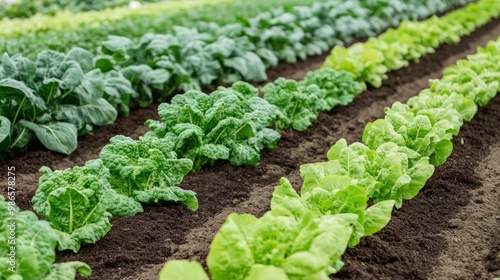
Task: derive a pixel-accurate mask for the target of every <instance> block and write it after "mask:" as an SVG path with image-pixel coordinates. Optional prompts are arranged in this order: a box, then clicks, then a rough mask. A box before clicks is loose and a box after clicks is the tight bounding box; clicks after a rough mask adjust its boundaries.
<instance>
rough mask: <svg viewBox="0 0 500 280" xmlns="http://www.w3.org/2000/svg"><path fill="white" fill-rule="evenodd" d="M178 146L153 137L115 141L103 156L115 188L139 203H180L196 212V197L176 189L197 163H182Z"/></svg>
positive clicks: (118, 137)
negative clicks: (174, 149)
mask: <svg viewBox="0 0 500 280" xmlns="http://www.w3.org/2000/svg"><path fill="white" fill-rule="evenodd" d="M174 145H175V142H174V141H173V139H171V138H168V137H167V138H157V137H153V136H151V135H149V136H143V137H141V138H139V140H133V139H132V138H129V137H126V136H123V135H119V136H115V137H113V138H111V140H110V144H108V145H106V146H105V147H104V148H103V149H102V151H101V153H100V159H101V160H102V161H103V164H104V166H106V167H107V168H109V173H110V175H109V179H108V181H109V183H110V185H111V187H112V188H113V189H114V190H115V191H116V192H117V193H119V194H120V195H124V196H127V197H130V198H133V199H134V200H135V201H137V202H143V203H150V202H158V201H160V200H163V201H176V202H182V203H184V204H185V205H186V206H187V207H188V208H189V209H191V210H193V211H194V210H196V209H197V208H198V200H197V199H196V194H195V193H194V192H192V191H187V190H183V189H181V188H178V187H176V186H175V185H177V184H179V183H180V182H181V181H182V179H183V178H184V175H186V174H187V173H188V172H189V171H190V170H191V168H192V166H193V162H192V161H191V160H190V159H185V158H182V159H178V158H177V154H176V153H175V152H174V151H172V149H173V148H174ZM138 207H140V206H138ZM141 209H142V208H141Z"/></svg>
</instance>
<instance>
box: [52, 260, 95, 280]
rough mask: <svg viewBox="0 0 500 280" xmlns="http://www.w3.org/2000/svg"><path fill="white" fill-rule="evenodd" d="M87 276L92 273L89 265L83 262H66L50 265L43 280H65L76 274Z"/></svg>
mask: <svg viewBox="0 0 500 280" xmlns="http://www.w3.org/2000/svg"><path fill="white" fill-rule="evenodd" d="M77 273H78V274H79V275H80V276H84V277H88V276H91V275H92V270H91V269H90V266H88V265H87V264H85V263H83V262H66V263H58V264H53V265H52V266H51V267H50V273H49V274H48V275H47V276H45V277H44V278H43V280H67V279H74V278H75V277H76V274H77Z"/></svg>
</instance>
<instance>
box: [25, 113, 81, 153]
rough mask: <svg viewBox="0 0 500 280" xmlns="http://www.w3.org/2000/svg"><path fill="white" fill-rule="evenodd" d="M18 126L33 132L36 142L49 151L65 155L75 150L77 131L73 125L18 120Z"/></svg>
mask: <svg viewBox="0 0 500 280" xmlns="http://www.w3.org/2000/svg"><path fill="white" fill-rule="evenodd" d="M19 124H20V125H22V126H24V127H26V128H28V129H29V130H31V131H33V132H34V133H35V135H36V137H37V138H38V140H40V142H42V144H43V145H44V146H45V147H47V148H48V149H49V150H52V151H56V152H59V153H63V154H67V155H69V154H71V153H72V152H73V151H74V150H76V146H77V129H76V126H75V125H74V124H70V123H64V122H52V123H48V124H35V123H33V122H30V121H26V120H20V121H19Z"/></svg>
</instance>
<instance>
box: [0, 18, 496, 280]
mask: <svg viewBox="0 0 500 280" xmlns="http://www.w3.org/2000/svg"><path fill="white" fill-rule="evenodd" d="M499 34H500V20H499V19H496V20H493V21H492V22H491V23H489V24H487V25H486V26H484V27H482V28H479V29H478V30H476V31H475V32H474V33H473V34H472V35H470V36H467V37H464V38H463V39H462V41H461V43H460V44H459V45H443V46H441V47H439V48H438V49H437V50H436V53H434V54H430V55H427V56H424V57H423V58H422V59H421V61H420V62H419V63H411V64H410V66H409V67H407V68H403V69H400V70H397V71H394V72H390V73H389V79H388V80H386V81H384V83H383V86H382V87H381V88H378V89H373V88H369V90H368V91H367V92H364V93H362V94H361V95H359V96H358V97H356V99H355V100H354V102H353V103H351V104H350V105H348V106H345V107H336V108H334V109H333V110H332V111H331V112H329V113H321V114H320V115H319V117H318V119H317V120H316V121H315V123H314V124H313V126H312V127H310V128H309V129H308V130H307V131H305V132H302V133H301V132H296V131H291V130H286V131H283V132H282V140H281V141H280V142H279V144H278V148H277V149H276V150H272V151H271V150H264V151H263V153H262V155H261V162H260V165H257V166H240V167H234V166H231V165H230V164H228V163H221V164H217V165H216V166H214V167H210V168H209V167H207V168H204V169H202V170H200V171H199V172H197V173H194V174H189V175H188V176H186V177H185V179H184V181H183V182H182V183H181V185H180V187H182V188H184V189H188V190H193V191H195V192H196V193H197V197H198V200H199V209H198V211H196V212H192V211H190V210H188V209H186V208H185V207H184V206H182V205H179V204H173V203H162V204H161V206H157V205H151V206H145V207H144V208H145V211H144V212H143V213H140V214H138V215H136V216H133V217H123V218H115V219H114V220H113V228H112V230H111V231H110V232H109V233H108V234H107V235H106V236H104V237H103V238H102V239H101V240H100V241H98V242H97V243H96V244H95V245H87V246H84V247H82V249H81V250H80V252H78V253H77V254H73V253H69V252H60V253H58V259H57V261H61V262H62V261H71V260H79V261H83V262H86V263H88V264H89V265H90V266H91V267H92V269H93V276H92V277H91V278H90V279H157V277H158V273H159V270H160V269H161V267H162V266H163V264H164V262H165V261H166V260H168V259H181V258H183V259H192V260H198V261H201V262H202V263H203V262H204V260H205V259H206V255H207V253H208V250H209V245H210V242H211V241H212V239H213V237H214V235H215V233H216V232H217V231H218V230H219V228H220V226H221V225H222V223H223V222H224V220H225V219H226V217H227V216H228V214H229V213H231V212H237V213H251V214H254V215H257V216H262V214H264V213H265V212H266V211H268V210H269V201H270V199H271V195H272V192H273V190H274V187H275V186H276V185H277V184H278V180H279V178H280V177H282V176H286V177H287V178H288V179H289V180H290V181H291V183H292V185H294V186H299V185H301V184H300V180H301V179H300V176H299V172H298V170H299V166H300V165H301V164H304V163H309V162H318V161H322V160H324V155H325V154H326V152H327V151H328V148H329V147H330V146H331V145H332V144H333V143H335V142H336V141H337V140H338V139H340V138H345V139H346V140H347V141H348V142H349V143H351V142H353V141H359V140H360V139H361V135H362V132H363V129H364V126H365V124H366V123H367V122H370V121H373V120H375V119H377V118H381V117H383V108H384V107H387V106H390V105H391V104H393V103H394V102H395V101H401V102H405V101H407V100H408V99H409V98H410V97H412V96H414V95H416V94H417V93H418V92H419V91H420V90H422V89H424V88H426V87H427V82H428V80H429V79H433V78H439V77H441V75H442V71H443V69H444V68H445V67H446V66H448V65H451V64H453V63H454V62H455V61H456V60H457V59H460V58H464V57H465V56H466V55H468V54H472V53H475V51H476V47H477V46H483V45H485V44H486V42H487V41H489V40H492V39H496V38H497V37H498V35H499ZM326 55H327V54H324V55H322V56H319V57H315V58H311V59H308V60H306V61H303V62H299V63H298V64H296V65H289V64H281V65H280V66H279V67H278V68H276V69H273V70H270V71H269V72H268V76H269V78H270V81H273V80H274V79H275V78H277V77H282V76H284V77H286V78H293V79H302V78H303V77H304V76H305V74H306V73H307V71H310V70H314V69H317V68H319V67H320V65H321V63H322V62H323V61H324V58H325V56H326ZM151 118H153V119H158V115H157V104H155V105H154V106H150V107H148V108H143V109H138V110H135V111H132V112H131V114H130V116H129V117H128V118H120V119H119V120H117V122H116V124H115V125H113V126H108V127H101V128H96V129H95V130H94V134H93V135H86V136H83V137H81V138H80V139H79V147H78V149H77V150H76V151H75V152H74V153H73V154H71V155H69V156H63V155H60V154H56V153H53V152H49V151H47V150H46V149H44V148H43V147H39V148H35V149H34V150H31V151H30V152H29V153H26V154H24V155H22V156H20V157H18V158H15V159H13V160H6V161H3V162H2V163H1V168H2V169H1V170H7V167H8V166H16V168H17V174H18V178H17V185H18V187H19V191H18V193H17V203H18V205H19V206H20V208H21V209H26V210H27V209H31V208H32V207H31V204H30V201H31V198H32V197H33V195H34V193H35V190H36V188H37V185H38V178H39V177H40V173H39V172H38V169H39V168H40V166H43V165H46V166H49V167H50V168H52V169H65V168H70V167H73V166H75V165H83V164H84V163H85V162H86V161H87V160H90V159H94V158H97V157H98V155H99V151H100V150H101V148H102V147H103V146H104V145H105V144H107V143H108V142H109V139H110V138H111V137H112V136H115V135H118V134H123V135H126V136H130V137H132V138H137V137H138V136H140V135H143V134H144V133H145V132H146V131H147V128H146V127H145V126H143V123H144V121H145V120H147V119H151ZM499 127H500V99H499V97H498V96H497V97H496V98H494V99H493V100H492V101H491V102H490V104H489V105H487V106H486V107H483V108H481V109H480V110H479V112H478V114H477V115H476V117H475V118H474V119H473V121H472V122H470V123H466V124H465V125H464V126H463V128H462V129H461V131H460V134H459V135H458V136H457V137H455V138H454V140H453V143H454V152H453V154H452V156H451V157H450V158H449V159H448V160H447V162H446V163H445V164H444V165H442V166H440V167H438V168H436V172H435V173H434V175H433V176H432V177H431V179H430V180H429V181H428V182H427V184H426V186H425V187H424V189H423V190H422V191H421V193H420V194H419V195H418V196H417V197H415V198H414V199H413V200H411V201H406V202H405V204H404V207H402V208H401V209H399V210H394V212H393V218H392V219H391V221H390V223H389V224H388V225H387V226H386V227H385V228H384V229H383V230H382V231H381V232H379V233H377V234H376V235H374V236H372V237H368V238H364V239H362V242H361V244H360V245H358V246H357V247H356V248H354V249H348V250H347V253H346V254H345V255H344V256H343V258H342V259H343V260H344V261H345V262H346V265H345V266H344V268H343V269H342V270H341V271H340V273H338V274H337V275H336V276H335V277H336V278H341V279H369V278H377V279H380V278H395V279H401V278H410V279H426V278H435V279H440V278H441V279H442V278H448V277H449V278H456V279H490V278H493V277H498V276H500V237H499V234H498V233H499V232H500V222H499V220H498V219H497V218H496V217H497V216H500V213H499V212H498V211H499V210H498V209H499V208H500V189H498V187H500V184H499V183H498V182H499V181H500V180H498V179H500V178H499V177H500V169H499V161H498V159H499V149H500V142H499V141H498V139H499V138H500V130H499ZM488 155H489V156H488Z"/></svg>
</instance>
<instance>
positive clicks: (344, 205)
mask: <svg viewBox="0 0 500 280" xmlns="http://www.w3.org/2000/svg"><path fill="white" fill-rule="evenodd" d="M498 65H500V38H499V39H497V41H490V42H489V43H488V44H487V46H486V48H478V53H477V54H475V55H470V56H468V58H467V59H466V60H459V61H458V62H457V64H456V65H453V66H449V67H447V68H446V69H445V71H444V75H443V77H442V79H440V80H430V81H429V88H428V89H426V90H423V91H422V92H420V93H419V95H418V96H416V97H413V98H411V99H410V100H409V101H408V103H407V104H402V103H400V102H396V103H394V104H393V105H392V107H390V108H386V109H385V118H383V119H379V120H376V121H375V122H373V123H368V125H367V126H366V128H365V131H364V133H363V140H362V143H359V142H355V143H353V144H351V145H347V143H346V141H345V140H344V139H341V140H339V141H337V143H336V144H335V145H333V146H332V147H331V148H330V150H329V151H328V154H327V158H328V161H327V162H318V163H312V164H305V165H302V166H301V168H300V175H301V177H302V179H303V185H302V188H301V191H300V195H299V194H298V193H297V192H296V191H295V189H294V188H293V187H292V186H291V184H290V183H289V182H288V180H287V179H286V178H282V179H281V184H280V186H278V187H276V189H275V191H274V193H273V197H272V200H271V210H270V211H268V212H267V213H266V214H264V216H263V217H261V218H257V217H255V216H253V215H250V214H234V213H233V214H230V215H229V216H228V217H227V219H226V221H225V223H224V224H223V225H222V227H221V229H220V230H219V232H218V233H217V234H216V235H215V238H214V240H213V242H212V244H211V247H210V252H209V254H208V257H207V266H208V269H209V271H210V274H211V279H214V280H217V279H246V280H249V279H253V280H256V279H280V280H281V279H283V280H285V279H305V278H307V279H329V277H328V275H330V274H332V273H335V272H337V271H338V270H339V269H340V268H341V267H342V265H343V263H342V261H341V256H342V254H343V252H344V251H345V250H346V248H347V247H353V246H355V245H357V244H358V243H359V240H360V238H361V237H363V236H369V235H372V234H374V233H375V232H377V231H379V230H380V229H382V228H383V227H384V226H385V225H386V224H387V223H388V221H389V220H390V216H391V211H392V208H393V206H394V205H395V206H396V207H397V208H400V207H401V204H402V201H403V199H411V198H413V197H414V196H415V195H417V194H418V192H419V190H420V189H421V188H422V187H423V186H424V185H425V182H426V181H427V179H428V178H429V177H430V176H431V175H432V174H433V172H434V169H435V166H437V165H439V164H442V163H443V162H444V161H445V160H446V158H447V157H448V156H449V155H450V153H451V150H452V148H453V146H452V143H451V139H452V137H453V136H456V135H457V134H458V132H459V129H460V127H461V126H462V125H463V121H464V120H465V121H467V120H470V119H471V118H472V117H473V116H474V115H475V113H476V112H477V108H478V105H479V106H484V105H486V104H487V103H488V102H489V100H491V99H492V98H493V97H494V96H495V95H496V94H497V92H498V91H500V72H499V70H498ZM370 200H371V201H372V202H373V205H372V206H370V207H368V205H369V201H370ZM181 275H182V276H183V277H185V279H197V280H204V279H209V278H208V276H207V274H206V273H205V271H204V270H203V268H202V266H201V265H200V264H199V263H198V262H194V261H193V262H189V261H185V260H180V261H169V262H167V263H166V265H165V266H164V268H163V269H162V271H161V273H160V279H161V280H170V279H177V278H178V277H180V276H181Z"/></svg>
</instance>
